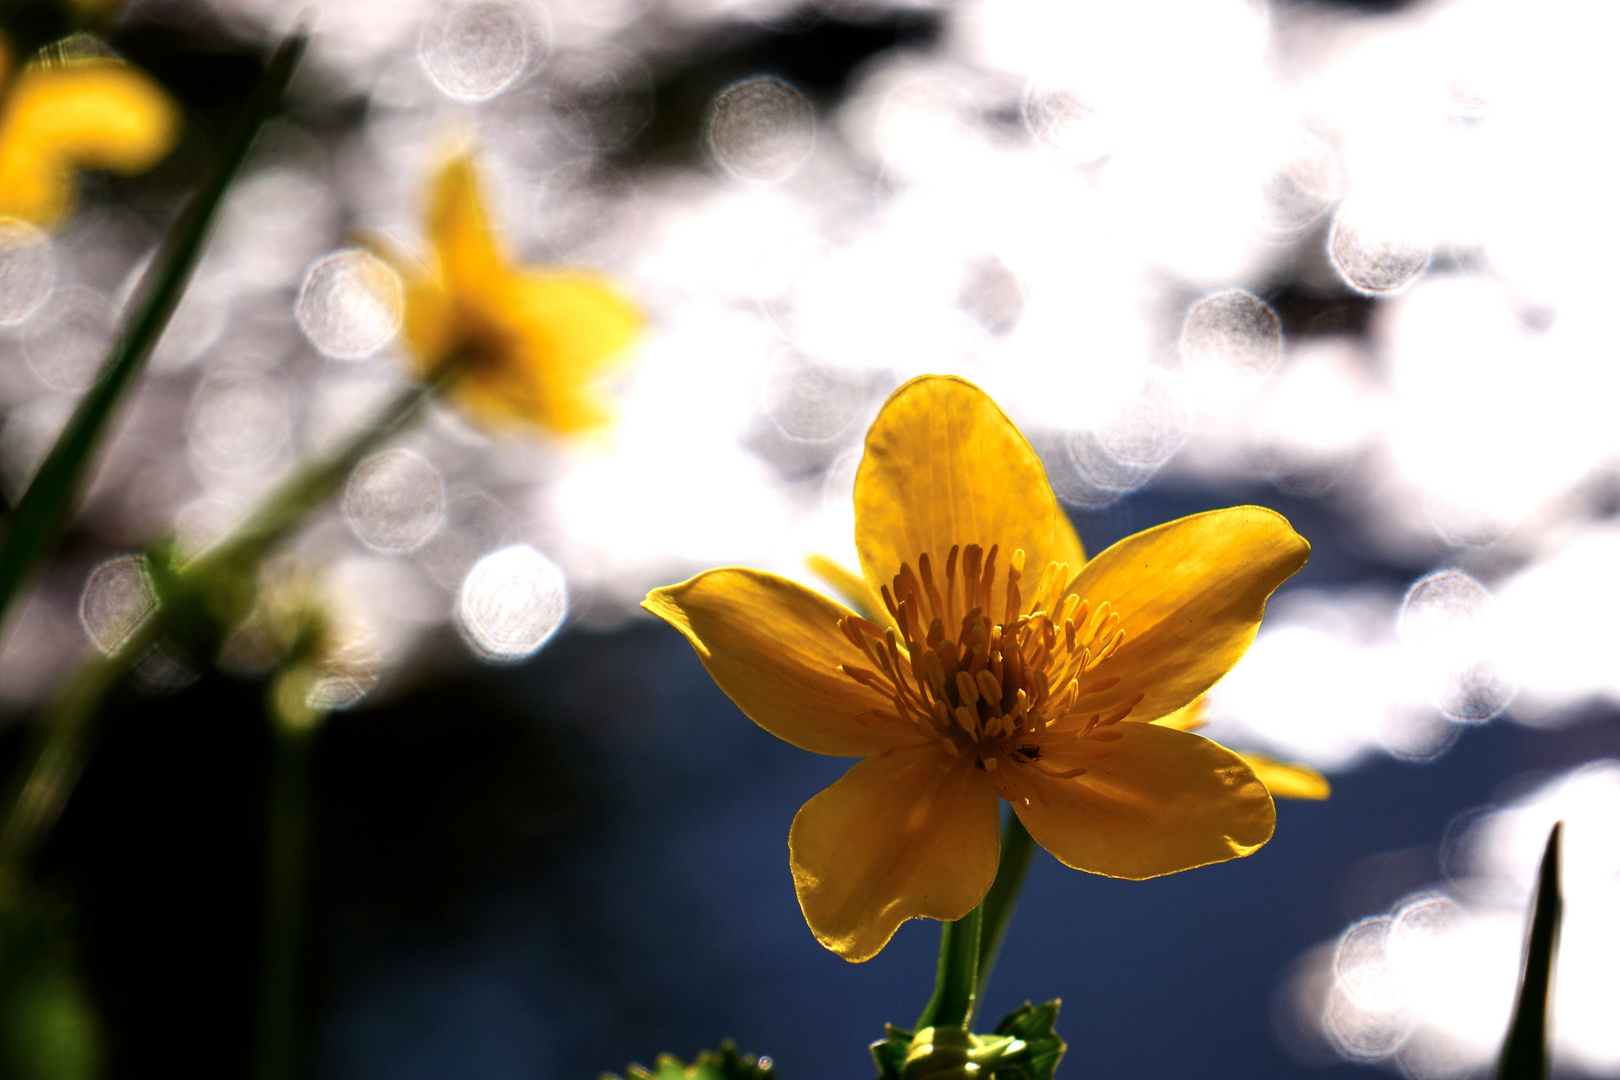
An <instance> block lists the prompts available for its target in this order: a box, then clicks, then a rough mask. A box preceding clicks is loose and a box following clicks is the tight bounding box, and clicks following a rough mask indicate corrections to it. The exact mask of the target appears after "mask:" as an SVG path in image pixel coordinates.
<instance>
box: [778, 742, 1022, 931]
mask: <svg viewBox="0 0 1620 1080" xmlns="http://www.w3.org/2000/svg"><path fill="white" fill-rule="evenodd" d="M942 760H943V761H948V762H950V764H949V765H948V766H945V767H941V762H942ZM1000 805H1001V803H1000V800H999V798H998V796H997V795H996V789H995V787H994V785H992V784H991V782H990V780H989V778H988V777H987V776H986V774H985V772H984V770H982V769H979V768H976V767H974V765H973V763H972V761H971V759H965V758H957V759H949V758H944V755H943V754H941V753H940V751H939V749H938V747H937V746H929V747H924V748H919V749H914V750H898V751H896V752H895V753H893V754H891V755H889V756H888V757H874V758H868V759H867V760H865V761H862V762H860V763H859V764H857V765H855V766H854V767H853V768H851V769H850V770H849V772H847V773H845V774H844V776H843V779H841V780H839V781H838V782H837V783H836V784H834V785H833V786H832V787H830V788H828V789H827V790H825V791H823V792H821V794H819V795H817V796H816V797H815V798H813V799H811V800H810V801H809V802H807V803H805V804H804V806H803V808H802V809H800V810H799V813H798V815H797V816H796V817H794V819H793V829H792V831H791V832H790V833H789V834H788V851H789V858H790V861H791V863H792V867H793V885H794V888H795V889H796V890H797V892H798V894H799V906H800V907H801V908H802V909H803V911H804V918H805V921H806V922H808V923H809V924H810V929H811V931H812V932H813V933H814V934H815V935H816V940H818V941H820V942H821V943H822V944H823V945H825V946H826V947H827V948H829V949H831V950H832V951H833V952H835V953H837V954H838V955H839V956H842V957H843V958H844V959H845V960H851V961H860V960H867V959H870V958H871V957H873V956H875V955H877V953H878V951H879V950H880V949H882V948H883V946H884V945H887V944H888V942H889V939H890V938H891V937H893V936H894V932H895V930H897V929H898V928H899V926H900V924H901V923H903V922H905V921H906V920H907V919H916V918H930V919H942V920H950V919H960V918H961V917H962V916H964V915H966V914H967V913H968V912H969V911H971V910H973V908H974V906H975V905H977V904H978V903H979V901H980V900H983V899H984V894H985V893H986V892H987V891H989V888H990V882H991V881H992V880H994V879H995V876H996V862H997V860H998V859H999V858H1000V854H1001V837H1000V835H999V834H1000V824H1001V823H1000V814H999V813H998V810H999V807H1000Z"/></svg>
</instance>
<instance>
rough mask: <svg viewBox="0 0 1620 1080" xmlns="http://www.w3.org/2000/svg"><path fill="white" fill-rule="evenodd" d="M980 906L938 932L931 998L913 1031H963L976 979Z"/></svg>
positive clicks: (942, 927) (941, 926)
mask: <svg viewBox="0 0 1620 1080" xmlns="http://www.w3.org/2000/svg"><path fill="white" fill-rule="evenodd" d="M983 911H984V906H983V905H982V904H981V905H980V906H978V907H976V908H974V909H973V910H972V911H970V912H968V913H967V914H966V915H964V916H962V918H960V919H957V920H956V921H955V922H948V923H942V924H941V925H940V928H939V968H938V970H937V971H936V972H935V974H934V994H933V996H932V997H930V998H929V999H928V1005H927V1006H926V1007H925V1008H924V1009H923V1011H922V1015H921V1016H919V1017H918V1018H917V1027H916V1029H915V1030H917V1031H921V1030H922V1029H923V1028H925V1027H964V1028H965V1027H966V1026H967V1024H968V1018H969V1017H971V1016H972V1015H973V999H974V993H975V991H976V988H977V986H978V975H979V971H978V969H979V926H980V922H981V918H982V915H983Z"/></svg>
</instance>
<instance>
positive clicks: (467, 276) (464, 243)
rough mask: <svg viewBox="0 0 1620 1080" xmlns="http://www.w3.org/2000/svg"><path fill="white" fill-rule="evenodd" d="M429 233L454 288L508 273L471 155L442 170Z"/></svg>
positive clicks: (480, 285)
mask: <svg viewBox="0 0 1620 1080" xmlns="http://www.w3.org/2000/svg"><path fill="white" fill-rule="evenodd" d="M428 236H429V239H430V240H431V242H432V244H433V253H434V254H435V255H436V256H437V257H438V260H439V272H440V273H442V274H443V275H444V278H445V280H446V282H447V283H448V284H449V286H450V289H451V291H452V292H467V291H477V290H481V289H485V288H488V287H489V286H490V285H491V284H492V283H493V282H494V281H495V280H498V279H499V278H501V277H503V276H504V275H505V274H506V273H507V272H508V271H507V269H506V264H505V262H504V261H503V260H502V258H501V251H500V247H499V245H497V244H496V242H495V233H494V231H493V230H492V229H491V228H490V224H489V215H488V213H487V211H486V210H485V209H484V198H483V194H482V192H481V190H480V188H479V184H478V171H477V169H476V167H475V166H474V165H473V159H472V157H471V156H469V155H466V154H463V155H460V156H457V157H454V158H451V159H450V160H449V161H448V162H446V163H445V165H444V167H443V168H442V169H440V170H439V175H438V177H437V178H436V179H435V180H434V183H433V192H432V195H431V197H430V200H429V204H428Z"/></svg>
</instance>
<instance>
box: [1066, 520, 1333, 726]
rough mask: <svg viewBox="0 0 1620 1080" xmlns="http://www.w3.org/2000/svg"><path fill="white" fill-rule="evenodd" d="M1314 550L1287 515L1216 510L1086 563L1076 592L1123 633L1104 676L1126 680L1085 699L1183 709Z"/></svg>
mask: <svg viewBox="0 0 1620 1080" xmlns="http://www.w3.org/2000/svg"><path fill="white" fill-rule="evenodd" d="M1310 551H1311V547H1310V545H1309V544H1307V543H1306V542H1305V539H1304V538H1303V537H1301V536H1300V535H1299V534H1298V533H1296V532H1295V531H1294V530H1293V528H1292V527H1291V526H1290V525H1289V524H1288V521H1287V519H1285V518H1284V517H1283V516H1282V515H1281V514H1278V513H1276V512H1274V511H1271V510H1267V509H1264V508H1263V507H1258V506H1239V507H1234V508H1232V509H1229V510H1212V511H1210V512H1208V513H1205V514H1194V515H1193V516H1191V517H1185V518H1182V519H1180V520H1179V521H1172V522H1169V523H1167V524H1164V525H1160V526H1158V527H1156V528H1152V529H1148V530H1146V531H1144V532H1139V533H1137V534H1136V535H1135V536H1130V537H1127V538H1125V539H1124V540H1121V541H1120V542H1119V543H1117V544H1115V545H1114V546H1112V547H1110V548H1109V549H1108V550H1106V551H1104V552H1103V553H1102V554H1100V555H1098V556H1097V557H1096V558H1095V559H1093V560H1091V562H1089V563H1087V564H1086V567H1085V569H1084V570H1082V571H1081V572H1080V574H1079V576H1078V577H1076V578H1075V580H1074V582H1073V583H1072V584H1071V585H1070V586H1069V589H1070V591H1071V592H1074V593H1077V594H1079V595H1080V596H1081V597H1082V598H1084V599H1086V600H1087V601H1089V602H1090V604H1091V607H1092V610H1093V611H1095V610H1097V608H1098V607H1099V606H1100V605H1101V604H1102V603H1104V602H1107V603H1108V604H1110V605H1111V607H1112V608H1113V610H1114V611H1115V612H1116V613H1117V614H1118V615H1119V617H1120V620H1121V621H1120V623H1119V626H1120V628H1121V629H1123V630H1124V632H1125V638H1124V641H1123V644H1122V645H1121V647H1120V648H1119V650H1118V651H1117V652H1116V653H1115V654H1114V656H1113V657H1112V658H1111V659H1109V660H1107V661H1105V663H1104V665H1103V666H1102V667H1100V668H1097V669H1096V670H1097V672H1098V674H1099V676H1111V677H1117V678H1119V679H1120V680H1121V681H1120V682H1119V683H1118V684H1117V685H1115V686H1113V687H1112V688H1110V689H1109V690H1106V691H1104V692H1102V693H1099V694H1095V695H1092V696H1090V697H1088V698H1087V699H1086V705H1085V707H1086V709H1087V710H1088V711H1092V712H1106V711H1107V710H1108V709H1110V708H1112V707H1113V706H1115V705H1117V704H1119V703H1120V702H1122V701H1125V700H1126V699H1128V698H1132V697H1135V696H1136V695H1138V694H1140V695H1142V700H1141V701H1140V702H1139V704H1138V705H1137V706H1136V707H1135V709H1134V710H1132V712H1131V716H1130V718H1131V719H1132V720H1156V719H1158V718H1159V717H1161V716H1166V715H1168V714H1170V713H1173V712H1175V711H1176V710H1178V709H1181V708H1182V707H1183V706H1185V705H1187V704H1188V703H1189V702H1191V701H1193V700H1195V699H1196V698H1198V697H1199V696H1200V695H1202V694H1203V693H1204V692H1205V691H1206V690H1208V689H1209V688H1210V687H1211V686H1213V685H1214V684H1215V683H1216V682H1217V681H1218V680H1219V679H1220V678H1221V676H1223V675H1225V674H1226V673H1227V672H1228V671H1230V670H1231V668H1232V665H1233V664H1235V663H1237V662H1238V659H1239V658H1240V657H1242V655H1243V654H1244V652H1246V651H1247V650H1248V648H1249V645H1250V643H1251V642H1253V641H1254V636H1255V634H1256V633H1257V632H1258V630H1259V628H1260V617H1261V615H1262V614H1264V612H1265V608H1266V600H1267V598H1268V597H1270V596H1271V594H1272V592H1273V591H1275V589H1276V588H1277V586H1278V585H1281V584H1282V583H1283V582H1284V581H1286V580H1287V579H1288V577H1289V576H1290V575H1292V574H1293V573H1294V572H1295V571H1296V570H1298V569H1299V568H1300V567H1302V566H1304V565H1305V560H1306V558H1307V557H1308V556H1309V555H1310Z"/></svg>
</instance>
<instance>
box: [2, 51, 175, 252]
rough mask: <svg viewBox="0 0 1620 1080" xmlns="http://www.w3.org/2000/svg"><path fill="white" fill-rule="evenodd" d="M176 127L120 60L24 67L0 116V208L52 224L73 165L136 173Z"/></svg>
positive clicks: (162, 100)
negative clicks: (1, 116) (0, 117)
mask: <svg viewBox="0 0 1620 1080" xmlns="http://www.w3.org/2000/svg"><path fill="white" fill-rule="evenodd" d="M179 127H180V118H179V112H178V111H177V110H176V108H175V106H174V104H173V103H172V102H171V101H170V100H169V97H168V95H166V94H165V93H164V92H163V90H162V89H161V88H160V87H159V86H158V85H157V83H156V82H154V81H153V80H152V79H151V78H150V77H148V76H147V75H145V74H143V73H142V72H140V71H138V70H137V69H135V68H132V67H129V66H128V65H127V64H123V63H120V62H118V61H116V60H76V61H72V62H69V63H64V64H57V65H51V66H46V65H38V64H36V65H30V66H29V67H27V68H26V69H24V70H23V71H22V73H21V74H20V75H18V76H17V80H16V83H15V85H14V86H13V87H12V90H11V95H10V98H9V99H8V100H7V102H6V104H5V112H4V116H3V119H0V214H7V215H12V216H16V217H21V218H26V219H27V220H30V221H33V222H36V223H38V224H41V225H50V224H54V223H55V222H56V221H58V220H60V218H61V217H62V216H63V215H65V214H66V213H67V211H68V209H69V208H70V207H71V206H72V203H73V178H72V172H71V170H72V169H73V168H88V169H111V170H113V171H115V172H122V173H136V172H141V171H142V170H145V169H148V168H150V167H151V166H152V165H154V164H156V163H157V161H158V160H159V159H160V158H162V157H163V155H165V154H167V153H168V152H169V150H170V149H171V148H172V147H173V146H174V143H175V139H176V138H177V137H178V134H179Z"/></svg>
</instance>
